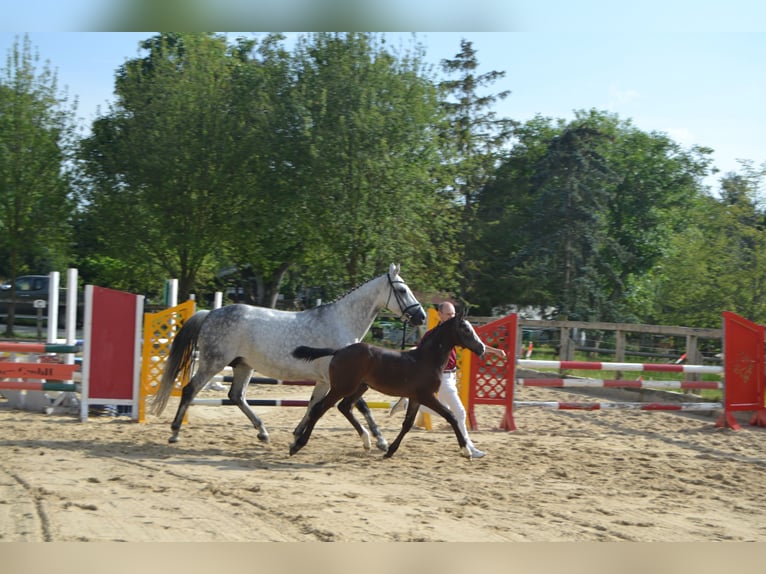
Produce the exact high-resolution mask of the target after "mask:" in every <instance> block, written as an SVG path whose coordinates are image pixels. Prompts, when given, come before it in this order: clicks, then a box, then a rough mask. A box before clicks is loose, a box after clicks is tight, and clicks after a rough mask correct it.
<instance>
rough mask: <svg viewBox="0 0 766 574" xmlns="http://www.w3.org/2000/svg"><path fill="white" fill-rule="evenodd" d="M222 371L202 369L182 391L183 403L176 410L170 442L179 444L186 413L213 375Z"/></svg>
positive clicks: (171, 425) (171, 426)
mask: <svg viewBox="0 0 766 574" xmlns="http://www.w3.org/2000/svg"><path fill="white" fill-rule="evenodd" d="M220 370H221V369H217V368H210V367H200V368H198V369H197V372H196V373H194V376H193V377H192V378H191V380H190V381H189V382H188V383H187V385H186V386H185V387H184V388H183V390H182V391H181V402H180V403H179V405H178V410H176V416H175V418H174V419H173V422H172V423H170V430H171V431H172V433H173V434H172V435H170V438H169V439H168V442H171V443H173V442H178V433H179V431H180V430H181V424H182V423H183V421H184V417H185V416H186V411H187V410H188V409H189V405H191V402H192V401H193V400H194V397H195V396H197V393H199V392H200V390H202V387H204V386H205V384H206V383H207V382H208V381H209V380H210V379H211V378H212V377H213V375H215V374H216V373H218V372H219V371H220Z"/></svg>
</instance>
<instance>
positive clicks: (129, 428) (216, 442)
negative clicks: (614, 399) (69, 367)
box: [0, 387, 766, 542]
mask: <svg viewBox="0 0 766 574" xmlns="http://www.w3.org/2000/svg"><path fill="white" fill-rule="evenodd" d="M308 391H309V390H308V389H306V388H305V387H266V388H263V387H257V388H255V387H251V388H250V396H251V397H253V396H258V397H264V398H277V397H293V398H307V396H308ZM204 396H208V397H220V398H223V397H224V396H225V393H224V392H215V391H205V392H204ZM368 398H370V399H378V400H381V399H382V400H388V398H387V397H381V396H380V395H376V394H375V393H368ZM517 398H519V399H525V400H544V399H551V400H578V401H582V400H583V398H582V397H575V396H571V395H568V394H567V393H564V392H561V391H556V390H546V389H533V388H525V389H521V390H520V391H519V393H518V396H517ZM175 406H176V402H171V404H170V405H169V407H168V409H167V410H166V411H165V412H164V413H163V415H162V416H161V417H154V416H150V417H149V421H148V422H147V423H145V424H138V423H133V422H130V421H129V420H128V419H127V418H126V417H112V418H110V417H98V418H91V419H90V420H89V421H88V422H87V423H84V424H83V423H80V422H79V421H78V420H77V419H76V418H75V417H72V416H66V415H44V414H41V413H32V412H24V411H17V410H11V409H9V408H8V407H7V405H4V404H3V400H1V399H0V541H3V542H26V541H56V542H65V541H130V542H144V541H155V542H162V541H176V542H196V541H206V542H222V541H264V542H265V541H274V542H276V541H302V542H309V541H348V542H362V541H378V542H380V541H383V542H386V541H388V542H391V541H463V542H479V541H483V542H491V541H494V542H516V541H531V542H558V541H574V542H597V541H642V542H653V541H656V542H682V541H684V542H701V541H759V542H763V541H766V429H759V428H752V427H749V426H745V427H743V430H742V431H739V432H734V431H731V430H725V429H718V428H716V427H715V425H714V422H715V419H713V418H710V417H703V416H691V415H682V414H678V413H667V412H636V411H632V412H626V411H613V410H610V411H600V412H582V411H550V410H540V409H534V408H526V409H519V410H517V412H516V417H515V418H516V423H517V425H518V430H517V431H515V432H512V433H507V432H503V431H498V430H495V427H496V426H497V424H498V423H499V421H500V417H501V414H502V413H501V410H500V409H499V408H497V407H480V408H479V409H478V410H477V417H478V422H479V425H480V428H479V429H478V430H475V431H473V432H472V437H473V439H474V441H475V443H476V445H477V446H478V447H479V448H481V449H482V450H485V451H487V452H488V455H487V456H486V457H485V458H483V459H478V460H472V461H469V460H466V459H464V458H462V457H461V456H460V454H459V451H458V447H457V442H456V440H455V437H454V435H453V434H452V432H451V431H447V430H443V429H442V428H441V427H442V423H441V421H435V430H432V431H423V430H419V431H413V432H411V433H410V434H409V435H407V437H405V439H404V442H403V443H402V446H401V448H400V449H399V451H398V452H397V453H396V455H395V456H394V457H393V458H391V459H383V458H382V453H381V452H380V451H377V450H373V451H371V452H366V451H364V450H363V449H362V447H361V441H360V440H359V438H358V437H357V436H356V434H355V432H354V431H353V429H351V427H350V426H348V424H347V423H346V421H345V420H344V419H342V417H341V415H340V414H338V413H337V412H336V411H335V410H333V411H330V412H329V413H328V414H327V415H326V416H325V418H323V419H322V420H321V421H320V423H319V425H318V426H317V428H316V430H315V432H314V435H313V436H312V439H311V441H310V442H309V444H308V445H307V446H306V448H304V449H303V450H302V451H301V452H300V453H298V454H297V455H295V456H292V457H290V456H289V455H288V447H289V445H290V442H291V431H292V429H293V427H294V426H295V425H296V424H297V422H298V421H299V419H300V417H301V416H302V414H303V409H302V408H300V407H298V408H295V407H293V408H272V407H269V408H258V412H259V414H260V415H261V416H262V418H263V420H264V422H265V424H266V426H267V428H268V430H269V432H270V434H271V442H270V444H267V445H264V444H262V443H260V442H259V441H258V440H257V439H256V433H255V431H254V429H252V427H251V426H250V425H249V422H248V421H247V419H246V418H245V417H244V415H243V414H242V413H240V412H239V410H238V409H236V407H210V406H194V407H192V409H191V416H190V420H189V423H188V424H187V425H185V426H184V428H183V430H182V434H181V442H179V443H177V444H173V445H171V444H168V442H167V438H168V436H169V424H170V420H171V418H172V416H173V414H174V412H175ZM375 414H376V419H377V420H378V421H379V423H381V425H382V428H383V431H384V433H385V435H386V437H387V438H388V439H389V441H391V440H393V438H394V437H395V436H396V433H397V432H398V430H399V426H400V424H401V421H402V416H403V415H401V414H399V415H396V416H395V417H393V418H388V416H387V412H386V411H383V410H376V411H375Z"/></svg>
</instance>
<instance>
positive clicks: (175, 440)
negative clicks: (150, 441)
mask: <svg viewBox="0 0 766 574" xmlns="http://www.w3.org/2000/svg"><path fill="white" fill-rule="evenodd" d="M168 442H169V443H170V444H173V443H176V442H178V435H177V434H174V435H173V436H171V437H170V438H169V439H168Z"/></svg>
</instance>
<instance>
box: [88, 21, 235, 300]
mask: <svg viewBox="0 0 766 574" xmlns="http://www.w3.org/2000/svg"><path fill="white" fill-rule="evenodd" d="M141 47H142V48H143V49H144V50H147V51H148V55H147V56H146V57H144V58H139V59H134V60H131V61H128V62H126V64H124V65H123V66H121V67H120V69H119V70H118V73H117V78H116V84H115V92H116V95H117V101H116V103H115V104H113V105H112V106H111V108H110V111H109V113H108V114H107V115H105V116H103V117H101V118H99V119H98V120H96V122H95V123H94V126H93V134H92V135H91V137H89V138H88V139H86V140H85V141H83V145H82V155H81V157H82V160H83V165H84V168H85V173H86V174H87V184H86V185H87V187H86V188H85V189H86V194H85V199H86V206H87V209H88V217H89V218H90V224H89V225H86V226H85V227H88V228H90V229H98V230H100V231H99V238H100V239H101V240H102V241H103V243H101V245H100V246H99V249H98V258H100V259H101V261H102V262H105V263H104V266H105V267H108V268H109V269H110V271H111V272H114V271H118V270H119V269H120V266H114V265H110V264H108V262H109V261H111V260H113V259H118V260H120V261H122V262H123V264H124V265H123V266H122V269H124V270H125V271H127V272H129V273H131V275H132V276H133V277H135V276H140V272H141V271H143V272H145V273H149V274H151V275H154V276H155V277H156V276H162V275H161V274H162V273H164V274H165V276H166V277H175V278H178V280H179V294H180V295H181V296H182V297H186V296H187V295H188V294H189V293H190V292H191V291H192V290H193V289H194V286H195V284H196V283H197V281H198V280H199V278H200V274H205V273H206V272H207V273H211V272H212V269H214V267H211V266H213V264H214V262H215V260H216V258H217V257H218V256H219V255H220V250H221V244H222V242H223V241H224V240H225V239H226V238H228V237H229V236H230V234H231V233H233V232H234V229H233V228H232V221H234V219H235V217H236V215H237V211H238V208H239V206H240V204H241V201H242V199H241V198H242V194H243V193H244V191H243V190H242V189H241V188H240V187H239V184H240V183H241V177H240V173H241V169H240V165H241V163H240V162H241V157H240V155H239V154H238V151H237V150H238V145H239V141H238V136H239V135H240V133H241V131H242V125H241V123H239V122H238V120H239V118H238V117H237V116H236V115H235V114H232V113H231V99H230V95H229V91H230V88H231V75H232V67H233V65H234V63H235V58H233V57H231V53H230V51H229V47H228V45H227V42H226V39H225V37H223V36H217V35H212V34H171V33H163V34H160V35H158V36H154V37H152V38H150V39H148V40H146V41H144V42H143V43H142V44H141ZM94 255H96V254H94ZM136 270H139V273H136ZM125 279H126V280H127V281H129V280H130V279H128V278H127V277H126V278H125ZM136 287H137V286H135V285H134V288H136Z"/></svg>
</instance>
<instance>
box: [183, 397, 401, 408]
mask: <svg viewBox="0 0 766 574" xmlns="http://www.w3.org/2000/svg"><path fill="white" fill-rule="evenodd" d="M245 402H247V404H248V405H250V406H251V407H307V406H309V401H308V400H307V399H247V400H246V401H245ZM191 404H193V405H207V406H231V405H236V404H237V403H235V402H234V401H232V400H231V399H194V400H193V401H192V402H191ZM367 406H368V407H370V408H371V409H390V408H391V407H392V406H394V403H392V402H388V401H370V402H367Z"/></svg>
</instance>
